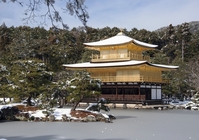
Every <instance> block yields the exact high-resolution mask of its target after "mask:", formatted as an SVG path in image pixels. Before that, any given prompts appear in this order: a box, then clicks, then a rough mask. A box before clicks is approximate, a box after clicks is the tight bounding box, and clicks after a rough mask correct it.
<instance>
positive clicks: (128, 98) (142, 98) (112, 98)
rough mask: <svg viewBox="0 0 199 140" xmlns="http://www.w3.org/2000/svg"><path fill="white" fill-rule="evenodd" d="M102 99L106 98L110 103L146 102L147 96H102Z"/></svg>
mask: <svg viewBox="0 0 199 140" xmlns="http://www.w3.org/2000/svg"><path fill="white" fill-rule="evenodd" d="M100 98H105V99H108V100H109V101H145V95H113V94H101V95H100Z"/></svg>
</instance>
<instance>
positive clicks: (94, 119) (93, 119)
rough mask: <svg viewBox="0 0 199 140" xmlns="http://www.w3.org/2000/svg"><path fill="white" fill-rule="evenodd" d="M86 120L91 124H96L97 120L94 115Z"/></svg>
mask: <svg viewBox="0 0 199 140" xmlns="http://www.w3.org/2000/svg"><path fill="white" fill-rule="evenodd" d="M86 119H87V121H89V122H95V121H96V118H95V116H93V115H88V116H87V117H86Z"/></svg>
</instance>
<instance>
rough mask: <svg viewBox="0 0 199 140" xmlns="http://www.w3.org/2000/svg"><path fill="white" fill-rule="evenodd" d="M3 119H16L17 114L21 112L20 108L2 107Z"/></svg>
mask: <svg viewBox="0 0 199 140" xmlns="http://www.w3.org/2000/svg"><path fill="white" fill-rule="evenodd" d="M1 111H2V119H5V120H10V121H15V120H17V119H16V118H15V115H16V114H18V113H19V109H18V108H17V107H15V106H13V107H7V108H3V109H1Z"/></svg>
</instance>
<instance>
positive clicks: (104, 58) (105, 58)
mask: <svg viewBox="0 0 199 140" xmlns="http://www.w3.org/2000/svg"><path fill="white" fill-rule="evenodd" d="M118 60H147V61H150V57H149V56H143V55H142V54H138V53H131V52H129V53H126V54H124V53H116V54H108V55H92V62H98V61H118Z"/></svg>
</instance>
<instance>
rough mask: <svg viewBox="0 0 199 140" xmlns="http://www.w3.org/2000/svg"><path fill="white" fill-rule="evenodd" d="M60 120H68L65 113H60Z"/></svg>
mask: <svg viewBox="0 0 199 140" xmlns="http://www.w3.org/2000/svg"><path fill="white" fill-rule="evenodd" d="M62 121H63V122H65V121H68V117H67V116H66V114H62Z"/></svg>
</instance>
